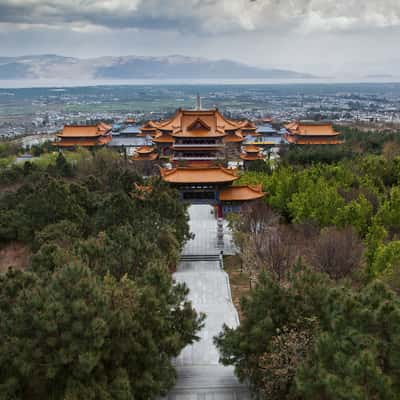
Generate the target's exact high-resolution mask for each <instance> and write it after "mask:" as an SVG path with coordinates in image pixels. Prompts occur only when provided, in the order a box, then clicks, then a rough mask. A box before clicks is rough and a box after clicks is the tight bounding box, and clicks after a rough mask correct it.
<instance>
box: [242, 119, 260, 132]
mask: <svg viewBox="0 0 400 400" xmlns="http://www.w3.org/2000/svg"><path fill="white" fill-rule="evenodd" d="M241 128H242V129H245V130H247V131H250V130H251V131H253V130H254V131H255V130H256V129H257V127H256V125H255V124H254V123H253V122H251V121H243V122H242V126H241Z"/></svg>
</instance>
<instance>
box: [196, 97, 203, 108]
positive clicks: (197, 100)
mask: <svg viewBox="0 0 400 400" xmlns="http://www.w3.org/2000/svg"><path fill="white" fill-rule="evenodd" d="M201 109H202V107H201V97H200V94H199V93H197V96H196V110H197V111H200V110H201Z"/></svg>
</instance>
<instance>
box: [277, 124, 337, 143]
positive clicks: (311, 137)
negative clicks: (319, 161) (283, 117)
mask: <svg viewBox="0 0 400 400" xmlns="http://www.w3.org/2000/svg"><path fill="white" fill-rule="evenodd" d="M285 128H286V130H287V133H286V135H285V139H286V140H287V141H288V142H289V143H290V144H298V145H327V144H342V143H343V140H342V139H341V133H339V132H335V130H334V129H333V126H332V124H331V123H328V122H312V121H305V122H292V123H290V124H286V125H285Z"/></svg>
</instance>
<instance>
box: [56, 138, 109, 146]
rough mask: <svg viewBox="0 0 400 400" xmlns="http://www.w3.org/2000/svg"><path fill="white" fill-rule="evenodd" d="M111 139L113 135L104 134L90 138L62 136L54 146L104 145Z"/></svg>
mask: <svg viewBox="0 0 400 400" xmlns="http://www.w3.org/2000/svg"><path fill="white" fill-rule="evenodd" d="M110 141H111V136H102V137H95V138H89V139H84V140H80V139H77V138H76V139H74V138H66V139H64V138H62V139H61V140H59V141H56V142H53V145H54V146H58V147H77V146H82V147H93V146H104V145H105V144H107V143H109V142H110Z"/></svg>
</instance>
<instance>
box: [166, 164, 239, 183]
mask: <svg viewBox="0 0 400 400" xmlns="http://www.w3.org/2000/svg"><path fill="white" fill-rule="evenodd" d="M160 172H161V177H162V179H163V180H164V181H166V182H169V183H230V182H233V181H235V180H236V179H238V178H239V177H238V175H237V173H236V170H232V169H227V168H224V167H203V168H201V167H195V168H183V167H177V168H172V169H164V168H160Z"/></svg>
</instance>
